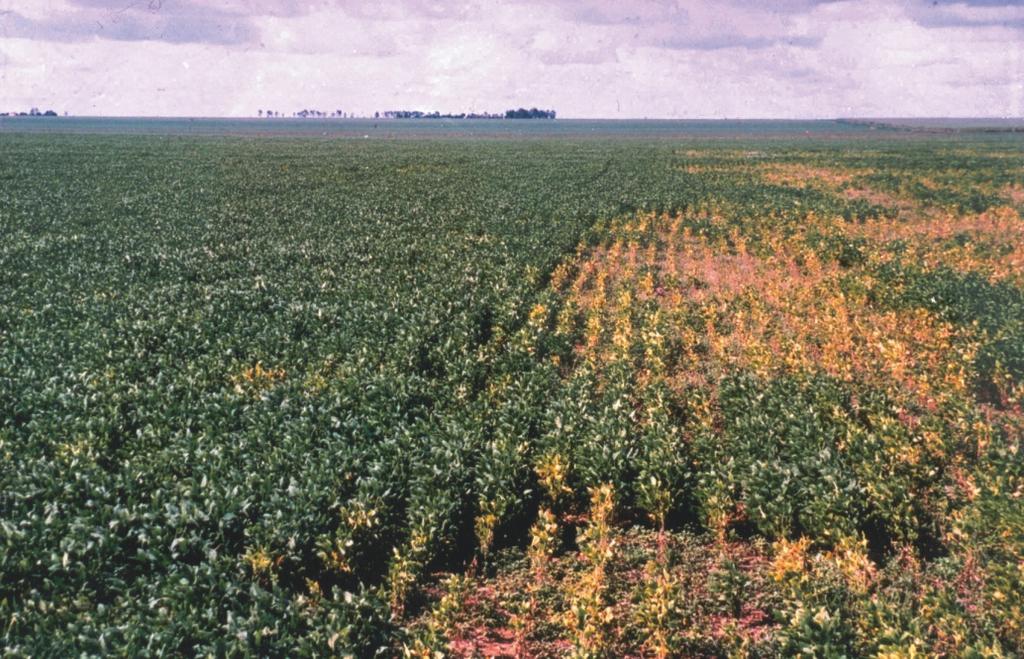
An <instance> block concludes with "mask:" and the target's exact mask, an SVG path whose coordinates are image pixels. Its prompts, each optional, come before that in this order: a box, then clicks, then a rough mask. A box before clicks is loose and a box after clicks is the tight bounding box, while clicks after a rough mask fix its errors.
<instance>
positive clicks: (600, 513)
mask: <svg viewBox="0 0 1024 659" xmlns="http://www.w3.org/2000/svg"><path fill="white" fill-rule="evenodd" d="M614 509H615V490H614V488H613V486H612V485H611V484H604V485H601V486H599V487H595V488H591V489H590V521H589V523H588V524H587V527H586V528H585V529H584V530H583V531H582V532H581V534H580V539H579V544H580V550H581V552H582V553H583V556H584V558H585V560H586V562H587V563H588V565H589V569H588V570H587V571H586V572H585V573H584V574H583V576H581V577H580V579H579V581H578V582H577V583H575V584H573V586H572V592H571V594H570V597H569V610H568V611H567V612H566V614H565V616H564V620H565V626H566V628H567V629H568V630H569V632H570V634H571V635H572V643H573V648H572V652H571V656H573V657H576V658H580V659H582V658H584V657H586V658H591V657H602V656H607V654H608V653H609V650H610V646H611V640H612V623H613V622H614V620H615V611H614V609H613V608H612V606H610V604H609V602H608V596H607V589H608V584H607V574H606V572H607V567H608V563H609V562H610V561H611V559H612V557H613V556H614V551H615V538H614V529H613V528H612V523H611V522H612V514H613V513H614Z"/></svg>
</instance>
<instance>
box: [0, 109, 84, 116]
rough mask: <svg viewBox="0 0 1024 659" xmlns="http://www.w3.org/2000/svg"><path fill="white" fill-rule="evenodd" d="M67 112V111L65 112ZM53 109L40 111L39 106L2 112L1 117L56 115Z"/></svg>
mask: <svg viewBox="0 0 1024 659" xmlns="http://www.w3.org/2000/svg"><path fill="white" fill-rule="evenodd" d="M65 114H67V113H65ZM56 116H57V113H56V112H54V111H53V110H47V111H45V112H40V110H39V108H32V109H31V110H29V111H28V112H0V117H56Z"/></svg>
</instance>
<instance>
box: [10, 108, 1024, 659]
mask: <svg viewBox="0 0 1024 659" xmlns="http://www.w3.org/2000/svg"><path fill="white" fill-rule="evenodd" d="M353 130H354V129H353ZM452 130H455V129H452ZM545 130H553V129H545ZM588 130H589V129H588ZM1022 147H1024V136H1021V135H1013V134H1005V135H1004V134H969V133H965V134H952V133H950V134H946V133H936V134H924V133H921V134H918V133H904V132H899V131H885V130H883V131H870V130H869V129H868V128H867V127H855V126H843V127H842V129H841V130H839V129H837V130H836V132H835V133H834V134H833V133H831V132H829V133H826V132H821V133H813V132H811V133H808V134H806V135H805V134H803V133H801V132H799V131H796V130H787V131H784V132H781V133H779V134H772V135H767V134H765V135H760V134H759V133H758V132H757V131H746V132H742V131H740V132H735V131H734V132H730V133H729V134H728V135H724V134H723V135H717V136H716V135H714V134H696V135H693V136H690V137H687V136H685V135H681V134H671V135H667V134H662V135H658V134H644V135H640V136H633V137H627V136H623V135H620V134H611V133H608V134H597V135H594V134H590V133H589V132H588V133H587V134H585V135H584V134H583V133H582V132H580V133H576V132H573V131H568V132H566V133H564V134H562V133H559V132H558V131H554V132H553V133H552V134H545V135H540V136H534V137H533V138H531V139H521V138H516V136H515V135H507V134H495V135H490V136H487V137H486V138H484V137H474V136H465V135H463V136H461V137H460V136H456V137H452V136H451V135H448V134H447V133H445V134H436V135H434V134H415V133H414V132H410V133H409V134H408V135H405V136H403V137H401V138H400V139H379V138H377V137H374V138H373V139H362V136H361V135H360V136H359V137H358V138H357V137H355V135H348V134H347V133H346V134H336V135H321V136H317V135H307V134H302V135H246V134H233V135H216V134H212V131H211V134H201V135H183V134H175V133H173V132H167V133H163V134H145V133H144V132H134V133H133V134H118V133H117V132H116V131H113V130H106V129H104V130H103V131H99V132H96V133H95V134H86V133H74V132H71V133H58V132H47V131H42V132H33V131H25V132H18V131H17V130H14V129H10V130H6V131H4V132H2V133H0V236H2V241H0V455H2V462H0V621H2V624H3V628H2V630H0V645H2V646H3V647H4V652H5V653H6V654H9V655H11V656H70V655H86V656H102V655H130V656H152V655H174V656H182V655H184V656H196V655H204V656H206V655H211V656H250V655H255V656H352V657H371V656H382V657H391V656H415V657H434V656H465V657H471V656H519V657H546V656H576V657H615V656H651V657H670V656H722V657H725V656H752V657H755V656H756V657H761V656H763V657H767V656H796V655H801V656H820V657H833V656H851V657H852V656H891V657H895V656H918V655H920V656H988V657H998V656H1007V657H1008V656H1017V655H1019V654H1021V653H1022V652H1024V455H1022V453H1021V448H1022V443H1024V409H1022V406H1024V221H1022V219H1021V213H1024V150H1022Z"/></svg>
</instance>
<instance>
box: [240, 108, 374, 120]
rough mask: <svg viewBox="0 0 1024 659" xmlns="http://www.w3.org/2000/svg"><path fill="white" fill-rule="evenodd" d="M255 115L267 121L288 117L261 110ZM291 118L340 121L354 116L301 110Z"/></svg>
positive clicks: (334, 111)
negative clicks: (328, 118)
mask: <svg viewBox="0 0 1024 659" xmlns="http://www.w3.org/2000/svg"><path fill="white" fill-rule="evenodd" d="M256 115H257V116H258V117H266V118H268V119H272V118H274V117H286V116H288V115H287V114H282V113H281V112H277V111H276V110H262V109H261V110H257V111H256ZM291 116H293V117H299V118H301V119H308V118H310V117H312V118H315V119H325V118H327V117H330V118H332V119H335V118H336V119H342V118H345V117H351V116H355V115H351V114H346V113H345V112H343V111H341V110H332V111H331V112H324V111H323V110H308V109H303V110H299V111H298V112H292V115H291Z"/></svg>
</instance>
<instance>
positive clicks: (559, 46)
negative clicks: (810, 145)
mask: <svg viewBox="0 0 1024 659" xmlns="http://www.w3.org/2000/svg"><path fill="white" fill-rule="evenodd" d="M33 106H35V107H39V108H41V109H50V108H52V109H54V110H56V111H58V112H59V113H63V112H64V111H67V112H69V113H70V114H73V115H121V116H146V115H149V116H241V117H245V116H255V115H256V114H257V112H258V110H262V109H273V110H276V111H278V112H282V113H286V114H289V115H290V114H291V113H292V112H294V111H297V110H301V109H303V108H315V109H318V110H323V111H327V112H333V111H335V110H342V111H344V112H346V113H355V114H357V115H362V116H366V115H372V114H373V113H374V112H375V111H385V110H394V109H419V110H438V111H441V112H466V111H476V112H482V111H492V112H495V111H504V110H505V109H507V108H513V107H520V106H525V107H539V108H545V109H547V108H550V109H555V110H557V111H558V115H559V117H605V118H640V117H649V118H829V117H1021V116H1022V113H1024V0H963V1H958V2H947V1H945V0H846V1H840V2H821V1H816V0H776V1H774V2H771V1H768V0H714V1H699V0H576V1H570V0H506V1H499V0H445V1H441V0H338V1H328V0H307V1H302V0H298V1H286V0H220V1H201V0H138V1H132V0H0V111H5V110H6V111H10V110H19V111H21V110H28V109H29V108H30V107H33Z"/></svg>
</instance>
